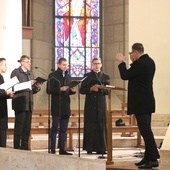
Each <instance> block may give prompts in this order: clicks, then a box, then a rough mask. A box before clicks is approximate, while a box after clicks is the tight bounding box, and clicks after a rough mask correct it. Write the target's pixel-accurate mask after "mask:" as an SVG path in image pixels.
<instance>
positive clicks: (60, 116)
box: [47, 58, 76, 155]
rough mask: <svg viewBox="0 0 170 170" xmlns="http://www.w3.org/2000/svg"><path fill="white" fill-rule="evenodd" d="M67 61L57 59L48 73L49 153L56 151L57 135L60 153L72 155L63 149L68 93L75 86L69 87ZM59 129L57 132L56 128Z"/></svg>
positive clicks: (69, 79)
mask: <svg viewBox="0 0 170 170" xmlns="http://www.w3.org/2000/svg"><path fill="white" fill-rule="evenodd" d="M67 68H68V62H67V60H66V59H65V58H60V59H59V60H58V68H57V70H56V71H54V72H52V73H51V74H50V75H49V78H48V82H47V93H48V94H51V115H52V127H51V153H52V154H55V153H56V150H55V149H56V136H57V133H58V134H59V135H58V148H59V154H60V155H72V154H71V153H69V152H67V151H66V150H65V139H66V131H67V127H68V122H69V117H70V115H71V111H70V95H72V94H75V92H76V89H75V87H73V88H69V84H70V82H71V76H70V75H69V74H68V71H67ZM59 127H60V130H59V132H58V128H59Z"/></svg>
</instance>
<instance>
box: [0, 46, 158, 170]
mask: <svg viewBox="0 0 170 170" xmlns="http://www.w3.org/2000/svg"><path fill="white" fill-rule="evenodd" d="M129 55H130V60H131V62H132V63H131V66H130V68H129V69H127V66H126V59H125V57H124V56H123V55H122V54H121V53H118V54H117V55H116V59H117V60H118V61H120V64H119V65H118V68H119V72H120V75H121V78H122V79H123V80H128V100H127V101H128V109H127V114H134V115H135V117H136V120H137V124H138V127H139V131H140V133H141V135H142V137H143V139H144V142H145V153H144V158H143V159H142V160H141V161H140V162H138V163H136V166H138V168H143V169H147V168H152V167H158V166H159V163H158V160H157V159H159V158H160V156H159V153H158V150H157V146H156V143H155V139H154V135H153V133H152V129H151V115H152V113H154V112H155V99H154V94H153V87H152V84H153V78H154V74H155V63H154V61H153V59H151V58H150V57H149V55H148V54H144V47H143V45H142V44H141V43H135V44H133V45H132V52H130V53H129ZM20 63H21V65H20V67H19V68H16V69H14V70H13V71H12V73H11V78H12V77H14V76H16V77H17V78H18V80H19V82H20V83H22V82H26V81H29V80H31V81H32V90H29V91H28V90H22V91H18V92H15V93H14V92H12V91H8V90H7V91H5V90H3V89H0V147H6V129H7V119H8V117H7V99H8V98H12V109H13V110H14V111H15V125H14V148H15V149H23V150H28V139H29V135H30V129H31V118H32V110H33V94H35V93H37V92H39V91H40V89H41V86H42V83H38V82H35V81H34V76H33V74H32V73H31V72H30V66H31V59H30V57H28V56H26V55H23V56H22V57H21V58H20ZM92 68H93V69H92V70H91V72H89V73H87V74H85V75H84V77H85V78H84V80H83V81H82V83H81V87H80V91H79V92H80V93H81V94H85V95H86V98H85V105H84V136H83V150H86V151H87V154H93V152H95V153H96V154H106V151H107V137H106V130H107V128H106V112H107V108H106V98H105V96H106V95H107V94H108V91H107V90H106V89H101V88H99V86H98V85H97V84H92V85H91V83H89V82H91V80H96V82H100V83H101V84H105V83H106V82H107V84H109V82H110V77H109V75H107V74H105V73H104V72H102V71H101V68H102V62H101V59H100V58H93V59H92ZM6 69H7V65H6V60H5V59H4V58H0V84H2V83H4V79H3V76H2V75H1V73H4V72H5V71H6ZM67 69H68V62H67V60H66V59H65V58H60V59H59V60H58V67H57V69H56V70H55V71H53V72H52V73H50V74H49V77H48V79H49V80H50V81H47V88H46V92H47V93H48V94H51V115H52V127H51V134H50V135H51V148H50V149H51V153H52V154H55V153H56V136H57V133H58V148H59V154H61V155H72V154H71V153H69V152H67V151H66V150H65V139H66V131H67V127H68V122H69V117H70V115H71V109H70V97H69V96H70V95H72V94H75V93H76V88H75V87H73V88H69V84H70V82H71V76H70V75H69V74H68V71H67ZM59 128H60V130H59Z"/></svg>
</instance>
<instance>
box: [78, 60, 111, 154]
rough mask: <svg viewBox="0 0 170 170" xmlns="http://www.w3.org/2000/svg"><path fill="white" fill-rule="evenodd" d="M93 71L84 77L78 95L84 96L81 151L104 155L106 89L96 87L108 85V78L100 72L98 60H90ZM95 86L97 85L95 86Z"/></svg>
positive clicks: (100, 64)
mask: <svg viewBox="0 0 170 170" xmlns="http://www.w3.org/2000/svg"><path fill="white" fill-rule="evenodd" d="M92 66H93V70H92V71H91V72H90V73H87V74H85V75H84V77H86V76H87V78H86V79H84V81H83V82H82V84H81V88H80V93H81V94H85V95H86V98H85V106H84V137H83V149H84V150H86V151H87V154H92V152H96V153H97V154H105V153H106V150H107V141H106V111H107V109H106V98H105V95H107V94H108V91H107V90H106V89H99V88H98V87H97V85H98V84H99V85H102V84H104V85H105V84H109V82H110V77H109V75H107V74H105V73H104V72H102V71H101V67H102V63H101V59H100V58H94V59H93V60H92ZM96 84H97V85H96Z"/></svg>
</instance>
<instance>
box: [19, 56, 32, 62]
mask: <svg viewBox="0 0 170 170" xmlns="http://www.w3.org/2000/svg"><path fill="white" fill-rule="evenodd" d="M24 59H28V60H30V59H31V58H30V57H29V56H27V55H22V56H21V58H20V60H18V62H21V61H23V60H24Z"/></svg>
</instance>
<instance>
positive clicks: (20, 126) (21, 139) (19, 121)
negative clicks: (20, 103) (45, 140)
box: [14, 111, 32, 150]
mask: <svg viewBox="0 0 170 170" xmlns="http://www.w3.org/2000/svg"><path fill="white" fill-rule="evenodd" d="M31 118H32V112H31V111H15V125H14V149H23V150H28V140H29V136H30V130H31Z"/></svg>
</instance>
